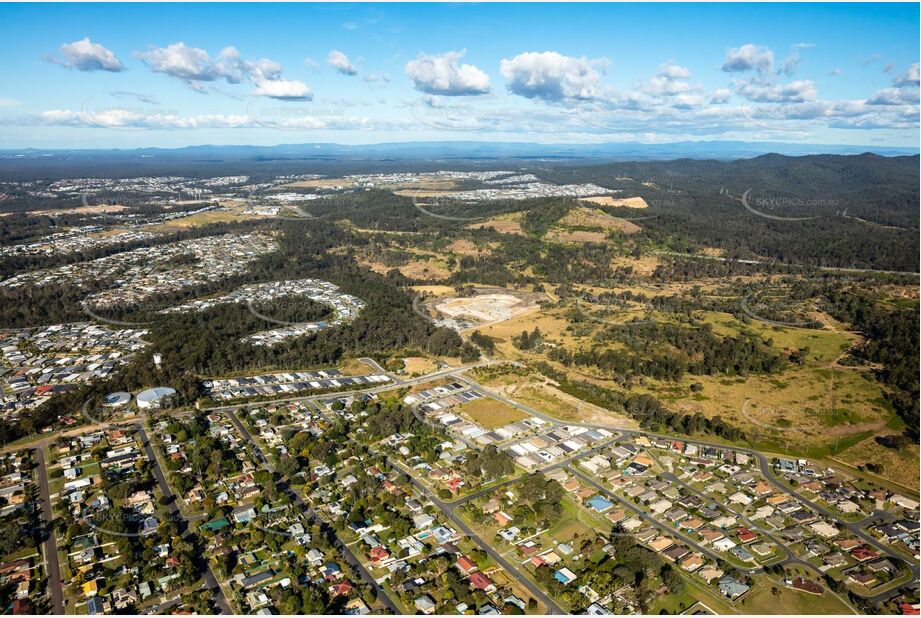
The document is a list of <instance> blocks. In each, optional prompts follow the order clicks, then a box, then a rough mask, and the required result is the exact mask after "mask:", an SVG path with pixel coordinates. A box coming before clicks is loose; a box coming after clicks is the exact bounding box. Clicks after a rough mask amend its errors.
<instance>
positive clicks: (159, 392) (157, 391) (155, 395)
mask: <svg viewBox="0 0 921 618" xmlns="http://www.w3.org/2000/svg"><path fill="white" fill-rule="evenodd" d="M175 394H176V389H174V388H170V387H168V386H157V387H154V388H148V389H147V390H146V391H141V392H140V393H138V396H137V404H138V407H139V408H157V407H159V406H160V402H161V401H162V400H163V399H165V398H168V397H172V396H173V395H175Z"/></svg>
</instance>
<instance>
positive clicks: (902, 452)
mask: <svg viewBox="0 0 921 618" xmlns="http://www.w3.org/2000/svg"><path fill="white" fill-rule="evenodd" d="M919 460H921V453H919V449H918V445H917V444H912V445H910V446H908V447H906V448H902V449H899V450H893V449H889V448H886V447H884V446H882V445H880V444H878V443H877V442H876V441H874V439H873V438H872V437H870V438H867V439H865V440H862V441H860V442H858V443H857V444H855V445H853V446H851V447H850V448H847V449H845V450H843V451H841V452H839V453H838V454H837V455H835V457H834V458H833V459H832V462H838V461H840V462H844V463H846V464H848V465H850V466H855V467H856V466H861V465H865V464H867V463H872V464H877V465H881V466H882V467H883V469H882V472H881V476H883V477H884V478H886V479H889V480H891V481H893V482H894V483H897V484H899V485H901V486H903V487H907V488H909V489H912V490H914V491H915V492H917V491H918V490H919V489H921V483H919V477H921V463H919Z"/></svg>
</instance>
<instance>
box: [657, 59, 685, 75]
mask: <svg viewBox="0 0 921 618" xmlns="http://www.w3.org/2000/svg"><path fill="white" fill-rule="evenodd" d="M658 74H659V75H660V76H662V77H668V78H669V79H687V78H688V77H690V76H691V70H690V69H688V68H687V67H683V66H680V65H678V64H675V62H674V61H673V60H669V61H668V62H666V63H665V64H663V65H662V66H660V67H659V73H658Z"/></svg>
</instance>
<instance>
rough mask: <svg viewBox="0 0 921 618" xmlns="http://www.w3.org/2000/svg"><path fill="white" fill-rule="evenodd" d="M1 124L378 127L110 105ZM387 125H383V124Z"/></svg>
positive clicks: (362, 121) (331, 118)
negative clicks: (103, 107) (131, 108)
mask: <svg viewBox="0 0 921 618" xmlns="http://www.w3.org/2000/svg"><path fill="white" fill-rule="evenodd" d="M0 124H4V125H10V124H16V125H22V126H68V127H80V128H93V129H148V130H165V131H173V130H194V129H254V128H270V129H284V130H318V129H362V130H370V129H375V128H377V126H375V125H374V123H372V122H371V121H369V120H368V119H367V118H356V117H350V116H341V115H303V116H292V115H290V114H285V115H282V116H276V115H273V113H272V110H268V111H267V112H266V113H264V114H260V113H258V111H257V112H256V113H249V114H200V115H196V116H180V115H179V114H176V113H144V112H140V111H136V110H130V109H120V108H110V109H104V110H98V111H84V110H81V111H76V110H69V109H54V110H47V111H44V112H41V113H39V114H35V115H32V116H28V117H24V118H17V119H3V120H0ZM383 126H384V125H382V127H383Z"/></svg>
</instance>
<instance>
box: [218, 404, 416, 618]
mask: <svg viewBox="0 0 921 618" xmlns="http://www.w3.org/2000/svg"><path fill="white" fill-rule="evenodd" d="M227 416H229V417H230V420H231V421H232V422H233V424H234V426H236V428H237V431H239V432H240V435H241V436H243V438H244V439H245V440H246V441H247V442H249V443H250V444H251V445H252V447H253V450H254V451H255V453H256V457H257V458H258V459H259V460H260V462H261V463H262V465H263V466H265V468H266V469H267V470H269V471H270V472H272V473H273V474H274V473H275V466H273V465H272V463H271V462H270V461H269V459H268V457H266V455H265V453H264V452H263V451H262V448H261V447H260V446H259V443H258V442H256V441H255V440H254V439H253V436H252V435H251V434H250V433H249V431H247V429H246V427H245V426H244V425H243V423H242V422H240V419H239V418H237V415H236V414H234V413H233V412H229V413H228V414H227ZM285 491H286V492H287V494H288V495H289V496H290V497H291V500H292V501H293V502H294V504H295V505H297V506H298V508H300V509H301V510H302V511H303V512H305V513H307V517H308V519H309V520H310V523H317V524H323V523H324V522H323V520H322V519H321V518H320V516H319V515H318V514H317V513H316V511H314V510H313V508H312V507H311V506H310V505H309V504H307V503H306V502H304V500H303V499H302V498H301V496H300V495H299V494H298V493H297V492H296V491H294V490H293V489H291V488H290V487H288V486H287V485H286V486H285ZM333 544H334V546H335V547H336V549H337V550H338V551H339V553H340V554H341V555H342V557H343V558H345V560H346V561H347V562H348V563H349V564H350V565H351V566H352V568H354V569H355V570H356V571H357V572H358V573H359V574H360V575H361V578H362V579H363V580H365V582H367V584H368V585H369V586H371V587H372V588H373V589H374V590H375V591H376V592H377V598H378V600H379V601H381V603H383V604H384V606H385V607H387V609H389V610H390V611H392V612H393V613H394V614H400V613H402V612H401V611H400V610H399V608H398V607H397V605H396V603H394V602H393V599H391V598H390V596H389V595H388V594H387V591H386V590H384V588H383V587H382V586H381V585H380V584H378V583H377V582H376V581H375V579H374V576H372V575H371V573H370V571H368V569H366V568H365V566H364V565H363V564H362V563H361V561H360V560H358V558H356V557H355V554H353V553H352V550H351V549H349V547H348V546H347V545H346V544H345V543H343V542H342V539H340V538H339V537H338V536H336V537H335V541H334V543H333Z"/></svg>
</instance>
